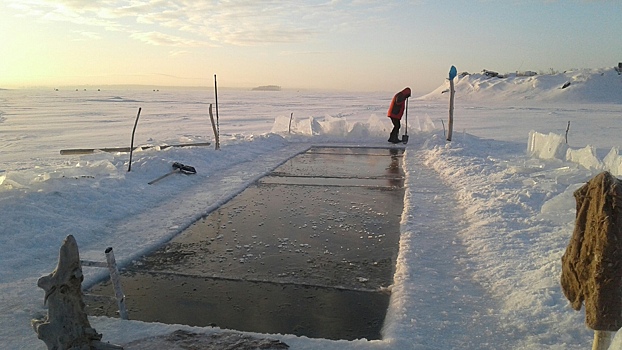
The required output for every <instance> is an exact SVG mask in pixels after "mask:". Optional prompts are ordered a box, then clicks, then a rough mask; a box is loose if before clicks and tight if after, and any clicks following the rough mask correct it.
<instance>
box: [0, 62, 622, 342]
mask: <svg viewBox="0 0 622 350" xmlns="http://www.w3.org/2000/svg"><path fill="white" fill-rule="evenodd" d="M567 82H570V83H571V84H570V86H568V87H567V88H565V89H562V88H561V87H562V86H563V85H564V84H565V83H567ZM415 83H416V82H415ZM447 87H448V84H443V85H442V86H440V87H439V89H437V90H436V91H433V92H432V93H430V94H428V95H426V96H423V97H420V98H412V99H411V101H410V104H409V111H408V116H409V134H410V135H411V136H410V142H409V143H408V145H406V154H405V158H404V160H405V161H404V170H405V172H406V174H407V175H406V176H407V178H406V186H407V189H406V197H405V209H404V212H403V213H402V227H401V235H402V236H401V237H402V238H401V241H400V254H399V257H398V262H397V269H396V275H395V281H394V284H393V286H392V297H391V303H390V306H389V310H388V314H387V319H386V322H385V326H384V331H383V340H376V341H367V340H357V341H349V342H347V341H331V340H323V339H309V338H306V337H296V336H292V335H270V336H271V337H274V338H277V339H281V340H283V341H284V342H286V343H287V344H289V345H290V348H291V349H318V348H323V349H467V348H468V349H478V348H480V349H500V348H503V349H584V348H587V347H589V346H590V345H591V342H592V336H593V334H592V331H590V330H588V329H586V327H585V325H584V314H583V312H575V311H573V310H572V309H571V308H570V306H569V303H568V302H567V300H566V299H565V297H564V296H563V294H562V292H561V288H560V285H559V277H560V274H561V256H562V254H563V252H564V249H565V247H566V245H567V244H568V241H569V238H570V235H571V233H572V229H573V224H574V223H573V219H574V209H575V202H574V198H573V196H572V193H573V191H574V190H575V189H577V188H578V187H579V186H581V185H582V184H583V183H584V182H585V181H587V180H588V179H590V178H591V177H592V176H594V175H595V174H597V173H598V172H600V171H602V170H605V169H606V170H611V171H612V173H614V175H617V176H621V175H622V173H621V170H620V169H618V168H619V166H618V165H617V164H620V163H622V162H619V161H618V157H617V153H618V150H617V147H620V141H619V135H620V134H622V120H621V119H620V117H621V116H622V104H621V102H622V77H621V76H620V75H618V74H617V72H616V71H615V70H613V69H600V70H576V71H568V72H566V73H559V74H554V75H537V76H516V75H508V76H506V77H505V78H503V79H499V78H490V77H487V76H485V75H482V74H472V75H469V76H465V77H459V78H457V81H456V91H457V92H456V96H457V98H456V108H455V112H454V114H455V124H454V138H453V140H452V142H447V141H445V137H444V128H445V127H446V126H447V114H448V113H447V110H448V108H447V107H448V97H449V96H448V94H447V93H441V92H442V91H443V90H446V89H447ZM402 88H403V87H401V86H396V91H398V90H401V89H402ZM393 93H394V92H378V93H344V92H312V91H280V92H258V91H242V90H223V91H219V96H218V97H219V127H220V132H221V145H222V149H221V150H219V151H216V150H214V148H213V147H211V146H209V147H192V148H167V149H159V148H158V147H154V148H150V149H147V150H143V151H137V152H134V154H133V162H132V171H131V172H128V171H127V168H128V161H129V154H128V153H106V152H96V153H94V154H88V155H72V156H65V155H60V152H59V151H60V150H61V149H70V148H97V147H127V146H129V142H130V137H131V131H132V127H133V125H134V120H135V118H136V113H137V111H138V108H139V107H140V108H142V111H141V116H140V121H139V123H138V127H137V129H136V138H135V145H153V146H160V145H164V144H179V143H193V142H205V141H210V142H213V137H212V136H211V135H212V130H211V125H210V122H209V117H208V107H209V104H210V103H213V100H214V98H213V92H212V91H200V90H194V91H179V90H166V89H160V91H152V90H123V91H121V90H116V91H107V90H106V89H105V87H101V91H98V90H97V87H94V88H93V89H87V90H86V91H84V90H83V89H79V90H78V91H76V90H75V89H66V90H63V89H60V91H54V90H52V89H50V90H45V91H44V90H0V212H1V213H2V214H1V215H2V225H1V226H0V246H1V247H2V250H3V252H2V254H0V348H2V349H45V348H46V347H45V344H44V343H43V342H42V341H40V340H38V339H37V337H36V334H35V333H34V331H33V330H32V328H31V327H30V320H31V319H32V318H33V317H36V316H39V315H41V314H43V313H45V312H46V311H45V308H44V306H43V290H41V289H39V288H38V287H36V282H37V279H38V278H39V277H40V276H42V275H45V274H48V273H50V272H51V271H52V270H53V269H54V267H55V265H56V261H57V256H58V249H59V247H60V244H61V243H62V241H63V239H64V238H65V237H66V236H67V235H68V234H72V235H74V236H75V237H76V240H77V242H78V245H79V247H80V253H81V257H82V258H83V259H88V260H103V259H104V257H103V251H104V249H105V248H106V247H109V246H112V247H114V250H115V255H116V257H117V261H118V262H119V263H120V264H124V263H127V262H129V261H131V260H132V259H135V258H137V257H138V256H140V255H141V254H142V253H144V252H147V251H149V250H152V249H153V248H154V247H156V246H158V245H160V244H162V243H163V242H165V241H167V240H168V239H170V238H171V237H173V236H174V235H175V234H177V233H179V232H180V231H181V230H183V229H184V228H185V227H187V226H188V225H190V224H191V223H192V222H193V221H194V220H196V219H197V218H199V217H200V216H201V215H204V214H205V213H207V212H209V211H210V210H212V209H214V208H216V207H217V206H218V205H220V204H222V203H224V202H225V201H226V200H228V199H230V198H232V197H233V196H235V195H236V194H237V193H239V192H241V191H242V190H243V189H244V188H245V187H246V186H248V185H249V184H251V183H252V182H253V181H255V180H256V179H258V178H259V177H261V176H262V175H264V174H265V173H267V172H269V171H270V170H271V169H274V168H275V167H277V166H278V165H279V164H281V163H283V162H284V161H285V160H287V159H288V158H290V157H292V156H294V155H296V154H298V153H300V152H303V151H305V150H306V149H308V148H309V147H310V146H312V145H325V144H331V145H334V144H337V145H355V146H384V145H387V143H386V139H387V138H388V133H389V129H390V123H389V120H388V119H387V118H386V117H385V116H384V115H385V113H386V109H387V107H388V104H389V102H390V100H391V97H392V95H393ZM292 113H293V123H292V127H293V131H294V133H292V134H289V133H288V132H287V129H288V127H289V118H290V116H291V115H292ZM442 121H443V122H442ZM569 122H570V124H569ZM567 128H568V134H567V138H568V144H566V143H565V137H566V130H567ZM531 131H535V132H536V133H530V132H531ZM550 133H553V135H550ZM562 140H563V141H562ZM544 144H546V147H545V146H543V145H544ZM528 146H529V149H530V150H531V152H527V150H528ZM550 147H554V148H555V149H557V150H559V152H557V153H555V152H553V154H551V153H550V152H549V153H547V152H544V151H545V149H544V148H546V149H547V150H548V149H550ZM568 150H570V151H568ZM562 153H563V154H562ZM566 154H569V155H571V156H570V158H569V159H570V160H567V159H566ZM172 162H181V163H184V164H188V165H192V166H194V167H195V168H196V169H197V174H196V175H192V176H182V175H179V176H170V177H168V178H167V179H166V180H163V181H161V182H158V183H157V184H154V185H148V184H147V182H149V181H150V180H153V179H155V178H157V177H159V176H160V175H162V174H165V173H167V172H168V171H169V170H170V169H171V164H172ZM84 272H85V284H86V285H88V284H89V283H93V282H94V281H96V280H97V279H99V278H101V277H102V276H104V274H105V271H100V270H98V269H97V268H88V267H85V268H84ZM130 316H131V315H130ZM91 323H92V325H93V327H94V328H95V329H96V330H97V331H98V332H100V333H103V334H104V339H103V340H104V341H109V342H112V343H116V344H123V343H127V342H130V341H133V340H136V339H140V338H144V337H150V336H156V335H160V334H164V333H167V332H170V331H172V330H175V329H178V328H184V329H186V328H188V327H184V326H178V325H164V324H155V323H144V322H138V321H122V320H118V319H110V318H91ZM193 330H194V331H197V332H218V331H219V330H218V329H211V328H204V329H199V328H193ZM612 348H616V349H618V348H622V342H616V343H614V345H613V346H612Z"/></svg>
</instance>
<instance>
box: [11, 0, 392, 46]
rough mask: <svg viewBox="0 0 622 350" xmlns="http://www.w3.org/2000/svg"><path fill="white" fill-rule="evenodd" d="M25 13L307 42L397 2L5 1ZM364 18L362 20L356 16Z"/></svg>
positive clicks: (217, 40) (216, 37) (174, 32)
mask: <svg viewBox="0 0 622 350" xmlns="http://www.w3.org/2000/svg"><path fill="white" fill-rule="evenodd" d="M5 1H8V2H9V5H10V6H11V8H13V9H15V10H17V11H19V12H21V13H22V14H24V15H28V16H31V17H35V18H39V19H42V20H50V21H64V22H70V23H73V24H76V25H80V26H90V27H102V28H104V29H105V30H114V31H125V32H128V33H131V34H130V36H129V37H130V38H133V39H136V40H140V41H142V42H145V43H148V44H151V45H165V46H175V47H182V46H186V47H194V46H199V45H207V44H210V45H212V46H214V45H216V44H228V45H239V46H251V45H252V46H256V45H266V44H275V43H277V44H278V43H305V42H309V41H310V40H312V39H313V38H314V37H316V36H318V35H320V34H323V33H332V32H336V31H339V30H343V29H344V28H355V27H357V26H361V25H364V24H363V23H361V20H360V18H361V17H359V16H360V15H361V14H363V15H364V16H363V17H362V18H366V19H368V20H372V18H374V17H376V16H378V17H379V18H380V17H381V16H382V13H383V9H385V8H390V7H392V6H395V5H396V4H399V2H398V0H394V1H390V0H388V1H385V2H382V3H379V2H377V1H370V0H349V1H345V0H328V1H326V0H309V1H304V2H293V1H281V0H262V1H256V0H214V1H195V0H145V1H136V0H98V1H94V0H5ZM357 17H359V19H357Z"/></svg>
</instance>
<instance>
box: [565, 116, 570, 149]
mask: <svg viewBox="0 0 622 350" xmlns="http://www.w3.org/2000/svg"><path fill="white" fill-rule="evenodd" d="M568 130H570V120H569V121H568V125H567V126H566V144H568Z"/></svg>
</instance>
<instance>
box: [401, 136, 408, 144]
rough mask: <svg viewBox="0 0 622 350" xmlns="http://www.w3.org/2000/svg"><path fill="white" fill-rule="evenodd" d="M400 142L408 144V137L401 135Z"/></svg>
mask: <svg viewBox="0 0 622 350" xmlns="http://www.w3.org/2000/svg"><path fill="white" fill-rule="evenodd" d="M402 142H403V143H404V144H407V143H408V135H402Z"/></svg>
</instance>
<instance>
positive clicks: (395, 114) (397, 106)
mask: <svg viewBox="0 0 622 350" xmlns="http://www.w3.org/2000/svg"><path fill="white" fill-rule="evenodd" d="M409 97H410V88H408V87H407V88H405V89H404V90H402V91H400V92H398V93H397V94H395V96H393V100H391V105H390V106H389V111H388V112H387V117H389V118H393V119H402V115H403V114H404V108H405V107H406V103H405V102H406V99H407V98H409Z"/></svg>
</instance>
